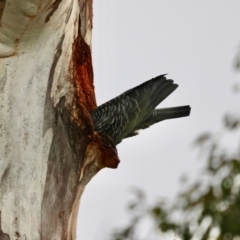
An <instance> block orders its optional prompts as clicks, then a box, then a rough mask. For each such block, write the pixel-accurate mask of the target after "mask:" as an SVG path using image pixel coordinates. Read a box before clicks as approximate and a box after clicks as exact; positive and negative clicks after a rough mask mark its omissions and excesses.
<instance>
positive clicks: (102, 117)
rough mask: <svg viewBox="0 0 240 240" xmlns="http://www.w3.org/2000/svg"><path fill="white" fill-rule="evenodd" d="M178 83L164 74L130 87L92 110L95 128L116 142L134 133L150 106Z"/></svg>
mask: <svg viewBox="0 0 240 240" xmlns="http://www.w3.org/2000/svg"><path fill="white" fill-rule="evenodd" d="M177 87H178V85H176V84H174V83H173V81H172V80H167V79H166V77H165V76H164V75H161V76H158V77H156V78H153V79H151V80H149V81H147V82H144V83H143V84H141V85H139V86H137V87H135V88H132V89H130V90H128V91H126V92H124V93H123V94H121V95H119V96H118V97H116V98H114V99H112V100H110V101H108V102H106V103H104V104H103V105H101V106H99V107H98V108H96V109H95V110H93V111H92V113H91V115H92V120H93V123H94V127H95V131H97V132H99V133H104V134H107V135H108V136H110V137H111V138H112V139H113V141H114V143H115V144H117V143H119V142H121V140H122V139H123V138H125V137H127V136H129V135H130V134H132V135H134V134H135V132H136V130H138V129H139V126H140V125H141V123H142V122H144V121H145V119H147V118H148V117H149V116H150V115H151V114H152V111H153V109H154V108H155V107H156V106H157V105H158V104H159V103H160V102H161V101H163V100H164V99H165V98H166V97H167V96H168V95H169V94H171V93H172V92H173V91H174V90H175V89H176V88H177Z"/></svg>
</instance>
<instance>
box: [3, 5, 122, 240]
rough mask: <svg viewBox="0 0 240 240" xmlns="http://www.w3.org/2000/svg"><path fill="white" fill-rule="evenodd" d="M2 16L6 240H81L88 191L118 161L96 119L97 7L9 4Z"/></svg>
mask: <svg viewBox="0 0 240 240" xmlns="http://www.w3.org/2000/svg"><path fill="white" fill-rule="evenodd" d="M3 8H4V10H3ZM2 10H3V11H2ZM1 11H2V13H3V14H2V18H1V25H0V57H1V59H0V240H2V239H34V240H35V239H36V240H37V239H44V240H45V239H46V240H47V239H49V240H50V239H67V240H72V239H76V221H77V213H78V206H79V200H80V197H81V194H82V192H83V191H84V187H85V186H86V184H87V183H88V182H89V181H90V179H91V178H92V177H93V176H94V175H95V174H96V173H97V172H98V171H99V170H100V169H102V168H103V167H106V166H108V167H116V166H117V164H118V162H119V159H118V157H117V155H116V153H113V155H114V154H115V155H116V156H115V155H114V157H113V158H112V157H111V156H112V155H111V153H108V152H107V151H105V152H104V151H103V150H102V149H103V144H102V138H101V137H100V136H98V134H97V133H95V132H94V129H93V125H92V122H91V117H90V113H89V112H90V111H91V110H92V109H94V108H95V107H96V100H95V94H94V85H93V70H92V60H91V30H92V0H79V1H78V0H64V1H62V0H55V1H53V0H52V1H51V0H48V1H47V0H22V1H21V2H19V1H18V0H8V1H7V2H6V4H5V2H4V1H1V2H0V14H1Z"/></svg>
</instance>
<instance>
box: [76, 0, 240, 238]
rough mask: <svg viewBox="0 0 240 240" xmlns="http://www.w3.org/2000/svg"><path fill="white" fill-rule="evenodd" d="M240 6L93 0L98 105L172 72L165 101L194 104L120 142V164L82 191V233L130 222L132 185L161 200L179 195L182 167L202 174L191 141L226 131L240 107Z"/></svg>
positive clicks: (96, 233) (234, 1) (101, 233)
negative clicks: (236, 90)
mask: <svg viewBox="0 0 240 240" xmlns="http://www.w3.org/2000/svg"><path fill="white" fill-rule="evenodd" d="M239 10H240V1H239V0H230V1H227V0H211V1H209V0H208V1H207V0H201V1H200V0H195V1H192V0H182V1H179V0H101V1H100V0H95V1H94V29H93V64H94V79H95V80H94V81H95V92H96V97H97V102H98V104H99V105H100V104H102V103H104V102H105V101H107V100H110V99H111V98H113V97H115V96H117V95H119V94H121V93H122V92H124V91H126V90H128V89H129V88H132V87H134V86H136V85H139V84H140V83H142V82H144V81H146V80H149V79H150V78H152V77H155V76H157V75H160V74H164V73H169V75H168V76H169V78H172V79H174V81H175V82H176V83H177V84H179V88H178V89H177V90H176V91H175V92H174V93H173V94H172V95H170V96H169V97H168V99H167V100H165V101H164V103H163V104H161V105H160V106H161V107H168V106H179V105H187V104H189V105H191V107H192V112H191V116H190V117H188V118H182V119H175V120H169V121H164V122H161V123H159V124H156V125H154V126H152V127H151V128H149V129H146V130H144V131H142V132H141V134H140V135H139V136H136V137H134V138H130V139H127V140H124V141H123V142H122V143H121V144H120V145H119V146H118V152H119V156H120V159H121V163H120V165H119V167H118V169H116V170H112V169H105V170H102V171H101V172H100V173H99V174H98V175H97V176H96V177H94V179H93V180H92V181H91V182H90V183H89V185H88V186H87V188H86V190H85V193H84V195H83V197H82V200H81V206H80V214H79V223H78V240H80V239H81V240H106V239H107V236H108V234H109V233H110V231H111V230H112V229H113V228H116V227H121V226H123V225H124V224H125V223H127V220H128V215H127V212H126V211H125V207H126V204H127V203H128V200H129V199H130V198H131V194H130V189H131V187H139V188H141V189H142V190H144V191H145V193H146V194H147V197H148V199H149V202H154V201H157V199H158V197H166V196H167V197H174V195H175V194H176V193H177V191H178V189H179V186H180V184H179V178H180V176H181V175H182V174H183V173H187V174H188V175H189V176H190V177H194V175H196V173H197V169H199V166H200V164H201V162H200V161H199V160H197V158H196V151H194V150H193V149H192V147H191V143H192V141H193V140H194V139H195V138H196V137H197V136H198V134H200V133H203V132H206V131H212V132H216V131H218V130H220V128H221V116H222V115H223V113H225V112H226V111H227V110H229V109H232V110H233V111H234V110H236V109H238V108H239V107H238V104H239V103H238V102H237V100H239V99H238V98H237V97H235V96H234V95H233V94H232V91H231V89H232V85H233V84H234V83H236V82H237V81H238V80H239V74H238V73H236V72H235V71H234V69H233V60H234V57H235V55H236V53H237V50H238V46H239V45H240V31H239V24H240V14H239ZM167 239H173V238H172V237H170V238H167ZM145 240H149V239H145Z"/></svg>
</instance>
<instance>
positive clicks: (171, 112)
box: [139, 106, 191, 129]
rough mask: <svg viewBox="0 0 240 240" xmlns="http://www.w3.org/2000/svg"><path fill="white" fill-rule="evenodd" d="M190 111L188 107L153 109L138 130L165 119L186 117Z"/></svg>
mask: <svg viewBox="0 0 240 240" xmlns="http://www.w3.org/2000/svg"><path fill="white" fill-rule="evenodd" d="M190 111H191V108H190V106H181V107H171V108H162V109H155V110H154V111H153V112H152V115H150V117H149V118H148V119H146V120H145V121H144V122H143V123H142V124H141V126H140V127H139V129H145V128H148V127H149V126H151V125H153V124H155V123H157V122H160V121H163V120H166V119H172V118H180V117H187V116H189V115H190Z"/></svg>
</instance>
